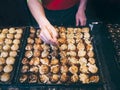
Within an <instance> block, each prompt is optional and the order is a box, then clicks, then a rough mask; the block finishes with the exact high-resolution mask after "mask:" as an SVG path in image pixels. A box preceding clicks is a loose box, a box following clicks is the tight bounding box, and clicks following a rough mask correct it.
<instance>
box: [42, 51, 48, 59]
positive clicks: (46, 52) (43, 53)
mask: <svg viewBox="0 0 120 90" xmlns="http://www.w3.org/2000/svg"><path fill="white" fill-rule="evenodd" d="M48 55H49V52H48V51H46V50H44V51H43V52H42V53H41V57H42V58H45V57H47V56H48Z"/></svg>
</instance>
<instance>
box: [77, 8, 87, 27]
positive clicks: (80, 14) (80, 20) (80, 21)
mask: <svg viewBox="0 0 120 90" xmlns="http://www.w3.org/2000/svg"><path fill="white" fill-rule="evenodd" d="M78 25H81V26H85V25H86V15H85V11H84V10H82V9H78V11H77V13H76V26H78Z"/></svg>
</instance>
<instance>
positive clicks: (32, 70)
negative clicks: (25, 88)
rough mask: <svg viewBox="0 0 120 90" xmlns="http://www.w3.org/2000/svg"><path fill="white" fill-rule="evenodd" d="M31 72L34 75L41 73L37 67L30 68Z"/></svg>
mask: <svg viewBox="0 0 120 90" xmlns="http://www.w3.org/2000/svg"><path fill="white" fill-rule="evenodd" d="M29 71H30V72H33V73H38V71H39V68H38V67H37V66H32V67H30V70H29Z"/></svg>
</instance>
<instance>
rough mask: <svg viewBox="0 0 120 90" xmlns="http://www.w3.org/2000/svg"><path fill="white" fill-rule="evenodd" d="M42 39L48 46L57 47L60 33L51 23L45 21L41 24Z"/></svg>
mask: <svg viewBox="0 0 120 90" xmlns="http://www.w3.org/2000/svg"><path fill="white" fill-rule="evenodd" d="M40 28H41V32H40V38H41V39H42V40H43V41H44V42H45V43H47V44H52V45H57V44H58V42H57V36H58V33H57V31H56V30H55V28H54V27H53V26H52V25H51V24H50V23H49V21H46V20H43V22H42V23H41V24H40Z"/></svg>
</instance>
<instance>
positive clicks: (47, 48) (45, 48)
mask: <svg viewBox="0 0 120 90" xmlns="http://www.w3.org/2000/svg"><path fill="white" fill-rule="evenodd" d="M41 47H42V49H43V50H45V51H48V50H49V49H50V47H49V45H47V44H45V43H44V44H42V45H41Z"/></svg>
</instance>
